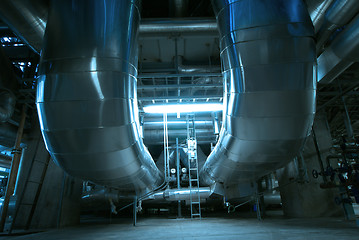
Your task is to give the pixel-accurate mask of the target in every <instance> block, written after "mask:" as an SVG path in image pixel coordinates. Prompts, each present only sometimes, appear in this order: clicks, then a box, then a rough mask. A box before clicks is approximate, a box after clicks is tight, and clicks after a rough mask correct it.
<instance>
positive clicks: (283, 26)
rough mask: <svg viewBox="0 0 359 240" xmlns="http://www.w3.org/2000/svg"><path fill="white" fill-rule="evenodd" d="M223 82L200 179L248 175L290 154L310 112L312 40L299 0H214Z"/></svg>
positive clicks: (296, 147) (236, 178) (231, 181)
mask: <svg viewBox="0 0 359 240" xmlns="http://www.w3.org/2000/svg"><path fill="white" fill-rule="evenodd" d="M212 3H213V6H214V10H215V13H216V15H217V22H218V27H219V31H220V35H221V37H220V39H221V42H220V45H221V61H222V74H223V77H224V80H225V81H226V82H225V93H224V106H225V109H224V111H223V125H222V130H221V133H220V138H219V140H218V143H217V145H216V147H215V149H214V150H213V152H212V153H211V154H210V156H209V157H208V159H207V161H206V163H205V165H204V167H203V168H202V169H201V172H200V177H201V183H203V184H212V183H214V182H219V183H224V184H226V185H231V184H237V183H239V182H244V181H251V180H255V179H257V178H258V177H260V176H263V175H265V174H267V173H269V172H270V171H273V170H275V169H277V168H279V167H282V166H283V165H285V164H286V163H287V162H288V161H290V160H292V159H293V158H294V157H295V156H296V154H297V153H298V151H299V150H300V149H301V147H302V146H303V143H304V141H305V138H306V137H307V136H308V135H309V133H310V128H311V126H312V123H313V117H314V113H315V96H316V93H315V90H316V79H315V77H314V76H315V75H316V72H315V68H314V67H315V61H316V56H315V42H314V39H313V35H314V31H313V25H312V22H311V19H310V18H309V14H308V11H307V9H306V6H305V4H304V3H303V2H302V1H300V0H276V1H262V0H241V1H240V0H213V1H212Z"/></svg>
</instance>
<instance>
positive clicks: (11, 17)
mask: <svg viewBox="0 0 359 240" xmlns="http://www.w3.org/2000/svg"><path fill="white" fill-rule="evenodd" d="M47 13H48V6H47V1H46V0H31V1H29V0H1V1H0V18H1V19H2V20H3V21H4V22H5V23H6V24H7V25H8V26H9V27H10V28H11V30H12V31H13V32H14V33H15V34H16V35H17V36H18V37H19V38H20V39H21V40H22V41H24V42H25V43H27V44H28V45H29V46H30V47H31V48H32V49H33V50H34V51H35V52H36V53H40V51H41V48H42V45H43V44H42V43H43V37H44V33H45V27H46V21H47Z"/></svg>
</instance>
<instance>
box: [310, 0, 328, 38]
mask: <svg viewBox="0 0 359 240" xmlns="http://www.w3.org/2000/svg"><path fill="white" fill-rule="evenodd" d="M333 1H334V0H307V1H306V2H307V5H308V11H309V15H310V18H311V19H312V22H313V26H314V30H315V32H318V31H319V29H320V27H321V26H322V24H323V21H324V16H325V12H326V11H327V10H328V8H329V6H330V4H332V2H333Z"/></svg>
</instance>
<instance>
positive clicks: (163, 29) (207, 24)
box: [139, 18, 218, 36]
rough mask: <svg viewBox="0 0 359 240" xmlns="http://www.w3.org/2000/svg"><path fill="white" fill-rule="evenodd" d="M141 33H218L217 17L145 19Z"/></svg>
mask: <svg viewBox="0 0 359 240" xmlns="http://www.w3.org/2000/svg"><path fill="white" fill-rule="evenodd" d="M139 31H140V35H150V34H175V33H177V34H178V33H181V34H183V33H192V34H193V33H196V34H204V33H207V34H211V35H212V34H213V35H215V36H217V35H218V29H217V23H216V20H215V19H201V18H193V19H190V18H186V19H171V18H170V19H144V20H142V21H141V24H140V30H139Z"/></svg>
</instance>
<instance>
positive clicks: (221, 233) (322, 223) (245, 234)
mask: <svg viewBox="0 0 359 240" xmlns="http://www.w3.org/2000/svg"><path fill="white" fill-rule="evenodd" d="M113 222H114V221H113ZM2 239H13V240H15V239H16V240H20V239H36V240H45V239H46V240H59V239H67V240H69V239H79V240H80V239H83V240H85V239H86V240H92V239H101V240H102V239H156V240H158V239H171V240H175V239H176V240H177V239H216V240H217V239H246V240H251V239H268V240H270V239H276V240H277V239H298V240H299V239H300V240H302V239H316V240H320V239H325V240H328V239H335V240H343V239H355V240H358V239H359V228H358V227H356V225H355V222H348V221H344V220H343V219H342V218H321V219H286V218H283V217H274V218H266V219H264V220H263V221H258V220H257V219H255V218H240V217H238V216H236V217H235V218H228V217H221V218H219V217H207V218H204V219H202V220H190V219H168V218H165V217H163V218H152V217H151V218H143V217H142V218H141V217H140V218H139V220H138V223H137V226H136V227H133V226H132V222H131V219H116V223H112V224H99V223H93V222H88V223H83V224H81V225H79V226H77V227H70V228H64V229H60V230H49V231H46V232H41V233H35V234H28V235H24V236H12V237H4V236H3V237H2Z"/></svg>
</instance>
